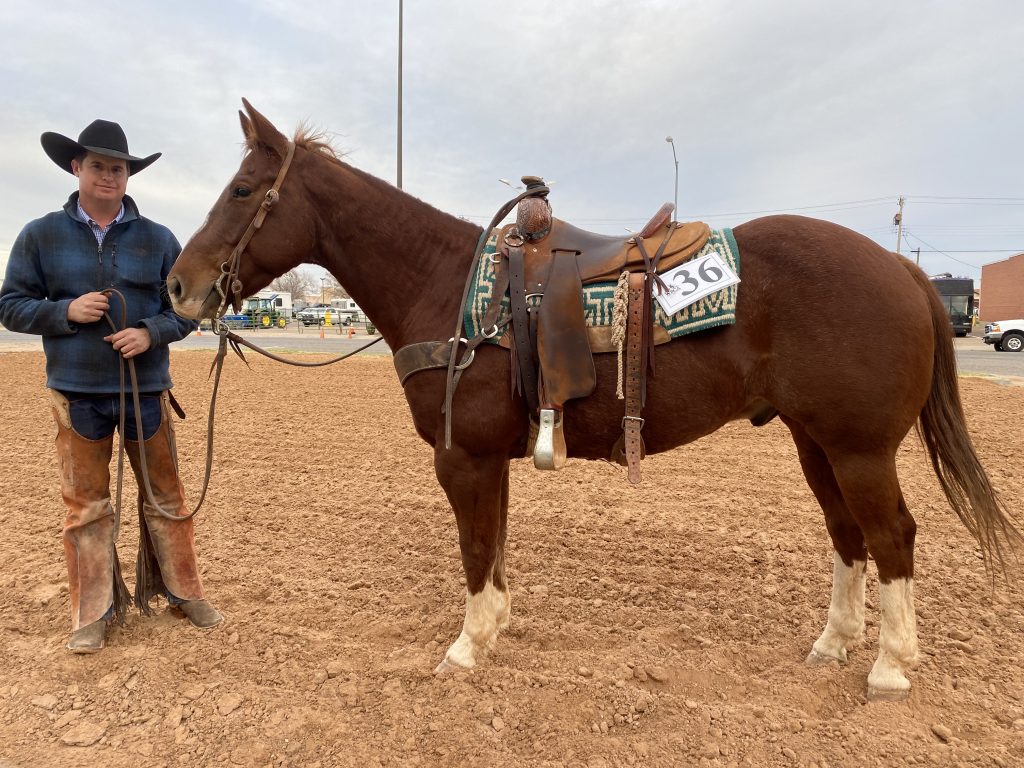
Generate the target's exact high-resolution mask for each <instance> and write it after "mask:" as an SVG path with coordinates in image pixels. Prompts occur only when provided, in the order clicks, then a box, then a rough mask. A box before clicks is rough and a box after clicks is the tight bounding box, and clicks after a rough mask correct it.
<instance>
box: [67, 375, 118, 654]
mask: <svg viewBox="0 0 1024 768" xmlns="http://www.w3.org/2000/svg"><path fill="white" fill-rule="evenodd" d="M54 394H55V397H54V408H53V413H54V420H55V421H56V422H57V440H56V447H57V460H58V464H59V466H60V487H61V495H62V496H63V498H64V504H65V506H66V507H67V516H66V517H65V520H64V557H65V560H66V562H67V566H68V595H69V598H70V602H71V629H72V631H74V632H77V631H78V630H79V629H82V628H85V627H90V626H92V625H93V624H95V623H96V622H100V619H102V618H103V616H104V615H105V614H106V613H107V611H108V609H110V607H111V605H112V604H113V601H114V580H115V578H117V579H119V578H120V577H119V575H115V574H119V571H116V570H115V568H114V556H115V555H114V509H113V507H112V506H111V504H110V453H111V447H112V445H113V441H114V438H113V435H111V436H110V437H106V438H102V439H100V440H87V439H86V438H84V437H82V436H81V435H79V434H78V433H77V432H75V431H74V430H73V429H72V428H71V417H70V415H69V413H68V410H67V400H65V399H64V398H63V396H60V395H59V394H58V393H54ZM100 623H101V624H102V623H103V622H100ZM90 636H91V635H90ZM102 647H103V646H102V637H101V642H100V645H99V647H97V648H95V649H94V650H99V648H102Z"/></svg>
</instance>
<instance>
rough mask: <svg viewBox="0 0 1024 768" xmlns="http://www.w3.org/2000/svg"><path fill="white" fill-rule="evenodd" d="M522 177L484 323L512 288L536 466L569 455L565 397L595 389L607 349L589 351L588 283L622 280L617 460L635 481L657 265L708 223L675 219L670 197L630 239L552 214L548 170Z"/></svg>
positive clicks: (679, 256)
mask: <svg viewBox="0 0 1024 768" xmlns="http://www.w3.org/2000/svg"><path fill="white" fill-rule="evenodd" d="M523 183H524V184H525V185H526V193H524V194H525V195H527V196H526V197H524V198H523V199H522V200H520V202H519V204H518V208H517V211H516V220H515V222H514V223H512V224H508V225H506V226H505V227H503V228H501V230H500V231H499V233H498V249H497V252H496V253H495V254H494V255H493V256H492V257H491V259H492V262H494V265H495V276H496V281H495V285H494V289H493V292H492V295H491V303H490V309H489V312H488V315H487V316H486V317H485V319H484V327H485V328H489V327H491V325H492V324H493V323H495V322H496V321H497V316H498V312H499V311H500V305H501V300H502V298H503V296H504V294H505V292H506V290H508V293H509V299H510V304H511V314H512V318H511V323H510V329H509V333H506V334H505V336H504V337H503V338H502V345H503V346H508V348H509V350H510V353H511V355H512V386H513V389H514V390H515V391H518V392H521V393H522V395H523V397H524V398H525V399H526V401H527V403H528V404H529V407H530V419H531V427H532V428H531V441H532V453H533V461H534V465H535V466H536V467H537V468H539V469H559V468H560V467H561V466H562V465H563V464H564V463H565V460H566V447H565V437H564V434H563V431H562V410H563V408H564V406H565V403H566V402H567V401H569V400H572V399H574V398H579V397H587V396H588V395H590V394H591V393H593V391H594V389H595V388H596V386H597V377H596V373H595V369H594V360H593V355H594V354H595V352H596V351H608V350H594V349H592V346H591V341H590V336H589V335H588V329H587V327H586V322H585V318H584V310H583V286H585V285H590V284H593V283H609V282H616V281H618V283H619V290H617V294H619V296H620V297H621V300H620V301H617V314H619V315H620V322H621V325H624V326H625V328H624V330H625V338H624V339H622V338H621V334H619V339H620V341H619V344H620V345H619V346H617V347H616V349H617V350H618V351H619V353H620V359H621V358H622V357H623V356H624V363H625V364H624V365H622V363H621V362H620V367H622V368H624V380H623V385H624V386H623V387H622V388H620V395H619V396H620V398H622V399H624V400H625V401H626V403H625V416H624V418H623V420H622V424H623V435H622V437H620V439H619V442H618V443H617V444H616V446H615V447H614V448H613V449H612V459H613V460H616V461H618V462H619V463H621V464H624V465H625V466H627V467H628V469H629V473H628V475H629V480H630V482H632V483H638V482H639V481H640V469H639V461H640V459H641V458H642V457H643V454H644V448H643V439H642V438H641V436H640V430H641V429H642V427H643V419H642V417H641V415H640V414H641V411H642V409H643V405H644V401H645V400H646V376H647V373H648V371H650V372H651V373H653V372H654V359H653V355H652V354H651V350H652V348H653V344H654V343H655V340H654V328H653V325H654V315H653V311H652V305H651V304H652V302H651V299H652V293H653V290H654V287H655V286H656V285H660V278H659V277H658V273H659V272H661V271H664V270H668V269H672V268H673V267H675V266H678V265H679V264H681V263H682V262H684V261H686V260H687V259H689V258H691V257H692V256H693V255H694V254H696V253H697V252H698V251H700V249H701V248H702V247H703V246H704V244H705V243H706V242H707V240H708V237H709V236H710V229H709V228H708V225H707V224H704V223H703V222H689V223H679V222H675V221H673V220H672V212H673V205H672V204H671V203H666V204H665V205H663V206H662V207H661V209H660V210H659V211H658V212H657V214H655V216H654V218H652V219H651V220H650V221H649V222H648V223H647V225H646V226H645V227H644V228H643V229H642V230H641V231H640V232H638V233H637V234H635V235H633V236H632V237H629V238H628V239H623V238H619V237H615V236H610V235H601V234H597V233H594V232H587V231H584V230H582V229H578V228H577V227H574V226H572V225H571V224H568V223H566V222H564V221H561V220H559V219H556V218H554V217H553V216H552V215H551V205H550V203H549V202H548V200H547V192H548V190H547V187H546V186H545V185H544V181H543V180H542V179H541V178H539V177H536V176H524V177H523ZM531 190H533V191H534V192H535V194H534V195H532V196H530V195H529V193H530V191H531ZM648 241H649V242H650V244H651V246H648ZM538 300H539V302H538ZM667 340H668V338H667V336H666V337H665V338H663V339H660V340H659V341H667ZM623 342H624V347H623V346H622V343H623ZM622 389H624V390H625V392H624V394H623V393H622V391H621V390H622Z"/></svg>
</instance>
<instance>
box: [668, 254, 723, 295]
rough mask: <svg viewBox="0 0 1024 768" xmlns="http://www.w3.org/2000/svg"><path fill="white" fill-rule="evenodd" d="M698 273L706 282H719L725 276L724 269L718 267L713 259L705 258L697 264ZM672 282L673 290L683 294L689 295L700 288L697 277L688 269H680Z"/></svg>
mask: <svg viewBox="0 0 1024 768" xmlns="http://www.w3.org/2000/svg"><path fill="white" fill-rule="evenodd" d="M697 274H698V275H699V276H700V279H701V280H703V281H704V282H705V283H717V282H718V281H719V280H721V279H722V278H723V277H724V275H723V274H722V270H720V269H719V268H718V267H716V266H715V265H714V263H713V262H712V261H711V259H704V261H702V262H701V263H700V264H699V265H698V266H697ZM672 284H673V286H674V287H673V289H672V292H673V293H675V292H677V291H678V292H679V293H680V294H681V295H682V296H689V295H690V294H691V293H693V292H694V291H696V290H697V289H698V288H700V283H699V282H698V281H697V278H695V277H694V276H693V275H691V274H690V271H689V270H687V269H681V270H679V272H678V273H677V274H676V275H675V277H673V278H672Z"/></svg>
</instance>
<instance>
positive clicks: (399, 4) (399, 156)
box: [398, 0, 404, 189]
mask: <svg viewBox="0 0 1024 768" xmlns="http://www.w3.org/2000/svg"><path fill="white" fill-rule="evenodd" d="M403 6H404V2H403V0H398V188H399V189H401V188H402V16H403V10H404V8H403Z"/></svg>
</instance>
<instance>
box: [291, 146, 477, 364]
mask: <svg viewBox="0 0 1024 768" xmlns="http://www.w3.org/2000/svg"><path fill="white" fill-rule="evenodd" d="M321 163H322V165H323V166H325V168H324V169H322V170H321V172H320V173H319V174H318V177H317V180H316V181H314V182H312V183H311V184H310V193H311V195H313V197H314V202H315V203H316V205H317V207H318V209H319V211H320V218H321V222H322V227H323V230H324V231H323V232H322V233H321V235H322V240H321V242H322V249H321V252H320V254H319V261H318V263H320V264H321V265H322V266H324V267H325V268H327V270H328V271H330V272H331V274H333V275H334V276H335V277H336V278H337V279H338V281H339V282H340V283H341V284H342V286H344V288H345V290H346V291H348V293H349V294H350V295H351V296H352V298H353V299H355V301H356V302H357V303H358V304H359V306H360V307H361V308H362V309H363V311H364V312H366V314H367V316H368V317H370V319H371V320H373V322H374V323H375V324H376V326H377V328H378V330H379V331H380V332H381V333H382V334H383V335H384V337H385V339H386V340H387V341H388V343H389V344H390V345H392V347H393V348H396V345H399V346H400V345H403V344H409V343H412V342H415V341H428V340H436V339H446V338H449V337H450V336H451V335H452V331H453V330H454V327H455V322H456V320H457V319H458V317H459V314H460V312H461V307H460V306H459V303H460V300H461V297H462V292H463V288H464V286H465V281H466V278H467V272H468V270H469V267H470V261H471V258H472V254H473V250H474V248H475V247H476V244H477V239H478V237H479V235H480V228H479V227H478V226H476V225H475V224H472V223H470V222H466V221H463V220H461V219H458V218H456V217H454V216H450V215H448V214H446V213H443V212H441V211H438V210H436V209H435V208H432V207H431V206H429V205H427V204H426V203H424V202H422V201H420V200H417V199H416V198H413V197H411V196H409V195H407V194H405V193H403V192H402V191H401V190H398V189H396V188H394V187H392V186H391V185H389V184H387V183H386V182H383V181H381V180H380V179H376V178H374V177H373V176H370V175H368V174H365V173H363V172H361V171H357V170H355V169H353V168H351V167H350V166H347V165H340V166H339V165H335V164H333V163H328V162H327V161H321Z"/></svg>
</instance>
